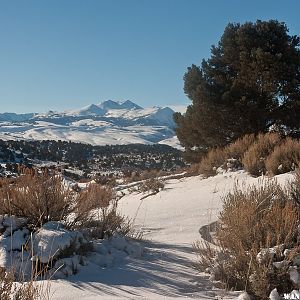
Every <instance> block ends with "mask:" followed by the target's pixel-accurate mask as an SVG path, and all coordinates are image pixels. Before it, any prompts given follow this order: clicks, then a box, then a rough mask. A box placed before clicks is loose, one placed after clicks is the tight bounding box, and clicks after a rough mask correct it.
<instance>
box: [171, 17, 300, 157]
mask: <svg viewBox="0 0 300 300" xmlns="http://www.w3.org/2000/svg"><path fill="white" fill-rule="evenodd" d="M184 91H185V93H186V95H187V96H188V97H189V98H190V100H191V101H192V104H191V105H190V106H188V108H187V111H186V113H185V114H184V115H181V114H180V113H176V114H175V115H174V119H175V122H176V123H177V129H176V133H177V136H178V138H179V140H180V142H181V144H182V145H183V146H184V147H185V148H186V150H187V151H190V152H193V151H195V152H201V151H206V150H207V149H209V148H211V147H216V146H223V145H226V144H227V143H229V142H231V141H233V140H235V139H237V138H239V137H241V136H243V135H245V134H247V133H258V132H266V131H268V130H269V128H270V127H271V126H274V127H275V126H276V127H279V128H282V127H284V128H285V129H287V130H289V131H290V132H298V131H299V128H300V51H299V37H298V36H290V35H289V34H288V29H287V27H286V25H285V24H284V23H281V22H278V21H276V20H270V21H259V20H258V21H257V22H256V23H251V22H247V23H245V24H242V25H241V24H231V23H230V24H228V26H227V27H226V28H225V31H224V34H223V36H222V37H221V40H220V42H219V44H218V46H212V48H211V57H210V58H209V59H208V60H203V61H202V64H201V67H198V66H196V65H192V66H191V67H189V68H188V70H187V72H186V74H185V75H184Z"/></svg>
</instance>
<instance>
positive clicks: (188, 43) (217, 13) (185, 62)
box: [0, 0, 300, 112]
mask: <svg viewBox="0 0 300 300" xmlns="http://www.w3.org/2000/svg"><path fill="white" fill-rule="evenodd" d="M299 3H300V2H299V0H294V1H293V0H285V1H276V0H272V1H271V0H270V1H269V0H260V1H258V0H251V1H243V0H239V1H237V0H215V1H211V0H106V1H104V0H95V1H93V0H80V1H76V0H45V1H41V0H37V1H30V0H27V1H25V0H22V1H21V0H20V1H14V0H0V104H1V106H0V112H4V111H13V112H29V111H35V112H46V111H47V110H50V109H53V110H64V109H71V108H79V107H81V106H85V105H88V104H90V103H99V102H101V101H103V100H107V99H112V100H126V99H130V100H132V101H134V102H136V103H138V104H140V105H142V106H152V105H167V104H184V103H187V102H188V100H187V98H186V97H185V95H184V93H183V80H182V77H183V75H184V73H185V71H186V68H187V67H188V66H190V65H191V64H192V63H195V64H198V65H199V64H200V62H201V60H202V58H207V57H208V56H209V55H210V46H211V45H212V44H216V43H217V42H218V40H219V38H220V36H221V35H222V33H223V30H224V27H225V26H226V25H227V24H228V22H245V21H256V19H262V20H268V19H278V20H279V21H284V22H286V24H287V26H288V27H289V29H290V33H291V34H297V35H300V18H299V11H300V4H299Z"/></svg>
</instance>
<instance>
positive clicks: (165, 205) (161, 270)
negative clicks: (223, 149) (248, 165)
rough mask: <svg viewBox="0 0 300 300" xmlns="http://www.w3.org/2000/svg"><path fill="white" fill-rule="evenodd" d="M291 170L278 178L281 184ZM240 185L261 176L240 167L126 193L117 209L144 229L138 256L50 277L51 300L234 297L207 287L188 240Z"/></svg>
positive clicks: (209, 221)
mask: <svg viewBox="0 0 300 300" xmlns="http://www.w3.org/2000/svg"><path fill="white" fill-rule="evenodd" d="M291 177H292V175H291V174H283V175H280V176H277V180H278V181H279V182H286V181H287V180H290V179H291ZM237 181H238V182H239V184H243V183H245V184H256V183H259V182H261V177H260V178H253V177H250V176H249V175H248V174H247V173H245V172H244V171H238V172H233V173H230V172H228V173H225V174H219V175H217V176H215V177H210V178H207V179H202V178H201V176H196V177H189V178H182V179H172V180H168V181H167V183H166V186H165V189H164V190H163V191H161V192H160V193H158V194H156V195H154V196H151V197H148V198H145V199H144V200H141V198H142V196H143V195H142V194H138V193H133V194H132V193H131V194H128V195H126V196H125V197H123V198H122V199H121V200H120V202H119V210H120V211H121V212H122V213H123V214H125V215H128V216H129V217H131V218H132V219H133V220H134V223H135V226H136V228H139V229H141V230H142V231H143V232H144V238H145V241H144V242H142V244H144V246H145V247H146V252H145V254H144V255H143V257H142V258H138V259H133V258H129V259H127V260H125V261H124V260H123V261H122V262H115V263H114V264H113V265H112V266H111V267H109V268H100V267H99V266H97V265H94V264H92V263H90V264H89V265H87V266H85V267H82V269H81V270H80V272H79V273H78V274H77V275H74V276H71V277H69V278H68V279H66V280H60V281H51V291H52V293H53V299H55V300H62V299H64V300H73V299H82V300H94V299H95V300H96V299H174V298H180V299H228V298H233V295H232V294H231V295H230V294H226V293H225V292H224V291H221V290H217V289H215V288H213V287H212V286H211V283H210V282H209V280H208V278H207V277H206V276H205V275H203V274H199V273H197V272H196V271H195V270H194V269H193V268H192V263H193V262H194V261H195V259H196V256H195V254H194V253H193V248H192V244H193V243H194V242H195V241H196V240H199V239H200V235H199V229H200V227H201V226H203V225H206V224H209V223H211V222H213V221H215V220H216V219H217V216H218V213H219V211H220V209H221V207H222V201H221V198H222V196H224V194H225V193H226V192H227V191H228V190H230V189H232V188H233V186H234V185H235V184H236V182H237Z"/></svg>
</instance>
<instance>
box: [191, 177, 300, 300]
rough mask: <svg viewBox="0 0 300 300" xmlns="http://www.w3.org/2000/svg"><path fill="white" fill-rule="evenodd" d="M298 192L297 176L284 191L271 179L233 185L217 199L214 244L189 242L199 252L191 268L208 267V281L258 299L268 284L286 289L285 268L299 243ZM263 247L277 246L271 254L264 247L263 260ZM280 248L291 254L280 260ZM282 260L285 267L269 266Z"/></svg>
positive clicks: (264, 295) (266, 292)
mask: <svg viewBox="0 0 300 300" xmlns="http://www.w3.org/2000/svg"><path fill="white" fill-rule="evenodd" d="M299 178H300V177H299ZM299 178H298V179H299ZM299 190H300V180H298V181H295V182H294V183H293V188H292V189H289V190H287V189H283V188H282V187H280V186H279V185H278V184H277V183H276V182H275V181H264V182H261V185H259V186H251V187H248V188H246V189H245V187H236V188H235V189H234V191H233V192H231V193H229V194H228V195H227V196H226V197H225V198H224V199H223V201H224V202H223V210H222V212H221V214H220V217H219V219H220V223H221V226H220V227H219V229H218V231H217V234H216V240H217V246H215V245H212V244H210V243H208V242H198V243H197V244H196V245H195V246H196V250H197V252H198V254H199V262H198V264H196V267H197V268H198V269H200V270H201V271H204V270H205V269H207V268H209V269H207V270H208V271H212V269H214V271H213V272H212V273H213V276H214V280H216V281H217V282H219V283H220V284H222V287H225V288H234V289H239V290H241V289H246V290H247V291H248V292H250V293H252V294H254V295H255V296H256V297H258V298H259V299H267V298H268V296H269V294H270V292H271V290H272V289H274V288H277V290H278V292H279V293H283V292H287V291H291V290H292V289H293V288H295V286H294V285H293V283H292V281H291V280H290V277H289V274H288V268H289V266H290V265H291V261H292V259H293V256H295V255H296V254H297V253H299V251H298V250H299V249H298V245H299V242H300V235H299V231H298V225H299V217H300V210H299V201H300V198H299V196H300V194H299V193H298V192H299ZM297 197H298V198H297ZM296 198H297V199H296ZM263 249H277V250H276V253H275V254H274V255H271V254H268V251H269V250H268V251H267V255H266V258H265V259H264V260H260V261H259V259H258V254H259V253H260V251H262V250H263ZM284 249H290V250H291V253H294V254H291V257H289V260H287V258H283V257H284V255H283V251H284ZM270 251H271V250H270ZM283 259H286V262H285V263H286V265H284V266H283V267H282V268H275V267H274V266H273V261H281V260H283Z"/></svg>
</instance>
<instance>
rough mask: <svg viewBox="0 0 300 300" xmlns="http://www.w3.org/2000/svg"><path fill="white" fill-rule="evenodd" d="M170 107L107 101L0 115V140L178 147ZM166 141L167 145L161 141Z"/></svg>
mask: <svg viewBox="0 0 300 300" xmlns="http://www.w3.org/2000/svg"><path fill="white" fill-rule="evenodd" d="M173 114H174V111H173V110H172V109H171V108H169V107H164V108H161V107H151V108H142V107H140V106H139V105H137V104H135V103H133V102H131V101H129V100H127V101H125V102H116V101H112V100H108V101H105V102H102V103H100V104H98V105H95V104H91V105H89V106H86V107H83V108H81V109H77V110H68V111H64V112H53V111H49V112H48V113H46V114H33V113H31V114H22V115H18V114H13V113H9V114H8V113H5V114H0V139H4V140H9V139H13V140H15V139H30V140H63V141H73V142H82V143H89V144H92V145H106V144H112V145H116V144H131V143H141V144H152V143H163V144H164V143H166V144H168V145H171V146H173V147H179V143H178V140H177V138H176V137H175V133H174V126H175V124H174V121H173ZM164 141H166V142H164Z"/></svg>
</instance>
